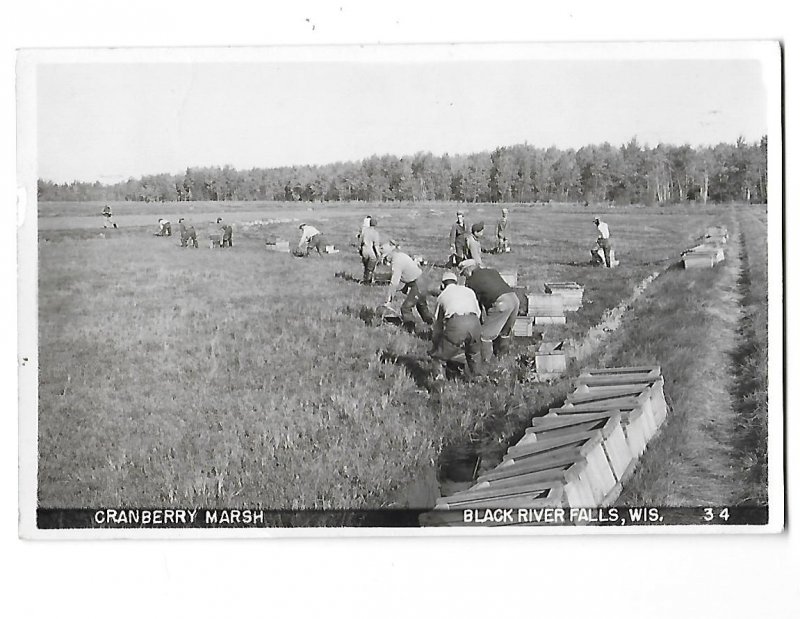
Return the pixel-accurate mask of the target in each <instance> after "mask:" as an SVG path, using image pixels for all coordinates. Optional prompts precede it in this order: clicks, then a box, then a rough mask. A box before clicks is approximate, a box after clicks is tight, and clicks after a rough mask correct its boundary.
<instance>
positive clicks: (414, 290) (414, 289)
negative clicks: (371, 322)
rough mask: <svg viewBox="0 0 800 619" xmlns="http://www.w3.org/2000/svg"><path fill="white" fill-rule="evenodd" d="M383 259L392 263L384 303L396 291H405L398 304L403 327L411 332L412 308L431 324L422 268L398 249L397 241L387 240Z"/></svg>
mask: <svg viewBox="0 0 800 619" xmlns="http://www.w3.org/2000/svg"><path fill="white" fill-rule="evenodd" d="M384 260H386V262H388V263H389V264H391V265H392V280H391V282H390V291H389V297H388V298H387V299H386V305H389V304H390V303H391V302H392V299H393V298H394V295H395V294H396V293H398V292H405V293H406V298H405V300H404V301H403V304H402V305H401V306H400V316H401V318H402V320H403V327H404V328H405V329H406V330H407V331H409V332H411V333H413V332H414V329H415V326H416V321H415V320H414V308H417V311H418V312H419V315H420V318H422V320H423V321H424V322H425V323H427V324H429V325H430V324H433V315H432V314H431V311H430V309H428V295H429V294H430V291H429V290H428V289H427V288H428V286H426V285H425V282H424V281H420V280H421V278H422V269H420V268H419V266H418V265H417V263H416V262H414V259H413V258H412V257H411V256H409V255H408V254H406V253H404V252H402V251H400V250H399V249H398V243H397V241H389V243H387V245H386V247H384Z"/></svg>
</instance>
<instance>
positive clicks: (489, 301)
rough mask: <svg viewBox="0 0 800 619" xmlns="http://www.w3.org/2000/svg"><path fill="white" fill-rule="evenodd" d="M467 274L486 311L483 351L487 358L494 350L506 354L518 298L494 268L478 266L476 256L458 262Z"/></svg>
mask: <svg viewBox="0 0 800 619" xmlns="http://www.w3.org/2000/svg"><path fill="white" fill-rule="evenodd" d="M459 269H460V270H461V274H462V275H464V276H465V277H466V281H465V282H464V285H466V286H467V287H468V288H472V290H473V291H474V292H475V296H476V297H478V304H479V305H480V306H481V312H482V313H483V315H484V317H483V326H482V327H481V353H482V355H483V360H484V361H489V360H490V359H491V358H492V355H493V354H495V353H496V354H497V355H498V356H500V355H504V354H506V353H507V352H508V351H509V349H510V347H511V338H512V337H513V336H514V322H515V321H516V319H517V312H518V311H519V298H518V297H517V295H516V293H515V292H514V289H513V288H511V286H509V285H508V284H507V283H506V281H505V280H504V279H503V278H502V276H501V275H500V273H499V272H498V271H497V270H495V269H490V268H478V266H477V264H476V263H475V261H474V260H465V261H464V262H462V263H461V264H460V265H459Z"/></svg>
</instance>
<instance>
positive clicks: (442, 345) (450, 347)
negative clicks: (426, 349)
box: [431, 314, 482, 376]
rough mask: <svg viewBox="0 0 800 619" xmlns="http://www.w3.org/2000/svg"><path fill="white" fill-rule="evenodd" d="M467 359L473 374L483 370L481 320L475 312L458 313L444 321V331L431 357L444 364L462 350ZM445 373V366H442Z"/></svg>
mask: <svg viewBox="0 0 800 619" xmlns="http://www.w3.org/2000/svg"><path fill="white" fill-rule="evenodd" d="M462 350H463V351H464V355H465V356H466V359H467V368H468V369H469V371H470V373H471V374H472V375H473V376H478V375H480V374H481V371H482V364H481V321H480V318H478V316H476V315H475V314H466V315H464V314H456V315H454V316H451V317H450V318H448V319H447V320H445V322H444V328H443V330H442V333H441V334H440V336H439V337H438V339H437V341H435V342H434V348H433V350H432V351H431V357H432V358H433V359H435V360H438V361H440V362H441V364H442V366H444V365H445V364H446V363H447V362H448V361H450V360H451V359H454V358H455V357H457V356H458V355H459V354H461V351H462ZM442 373H444V367H442Z"/></svg>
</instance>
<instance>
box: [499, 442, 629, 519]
mask: <svg viewBox="0 0 800 619" xmlns="http://www.w3.org/2000/svg"><path fill="white" fill-rule="evenodd" d="M569 453H574V454H575V455H576V456H577V455H580V456H583V457H584V458H586V462H587V468H586V473H587V477H588V480H589V485H590V486H591V489H592V496H593V497H594V501H595V505H603V504H604V502H605V501H606V497H607V496H608V495H609V494H611V493H612V491H614V489H615V488H614V487H615V485H616V483H617V480H616V479H615V478H614V473H613V471H612V470H611V464H610V463H609V461H608V458H607V457H606V454H605V451H604V449H603V436H602V433H601V432H599V431H595V432H586V433H584V434H580V435H573V436H568V437H561V438H556V439H552V440H547V441H536V442H535V443H529V444H527V445H520V446H519V447H517V446H514V447H511V448H509V450H508V452H507V453H506V455H505V457H504V458H503V462H502V464H505V465H514V464H518V463H521V462H523V461H525V460H528V461H533V462H541V464H542V465H543V466H544V465H546V464H547V463H548V462H552V461H553V460H554V459H556V458H558V457H560V456H563V455H565V454H569Z"/></svg>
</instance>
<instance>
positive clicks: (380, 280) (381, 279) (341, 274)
mask: <svg viewBox="0 0 800 619" xmlns="http://www.w3.org/2000/svg"><path fill="white" fill-rule="evenodd" d="M333 276H334V277H335V278H337V279H341V280H343V281H346V282H352V283H355V284H361V285H362V286H388V285H389V278H388V277H385V276H381V275H377V276H375V281H374V282H373V283H371V284H366V283H364V280H363V279H361V278H360V277H357V276H355V275H353V274H352V273H348V272H346V271H337V272H336V273H334V275H333Z"/></svg>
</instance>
